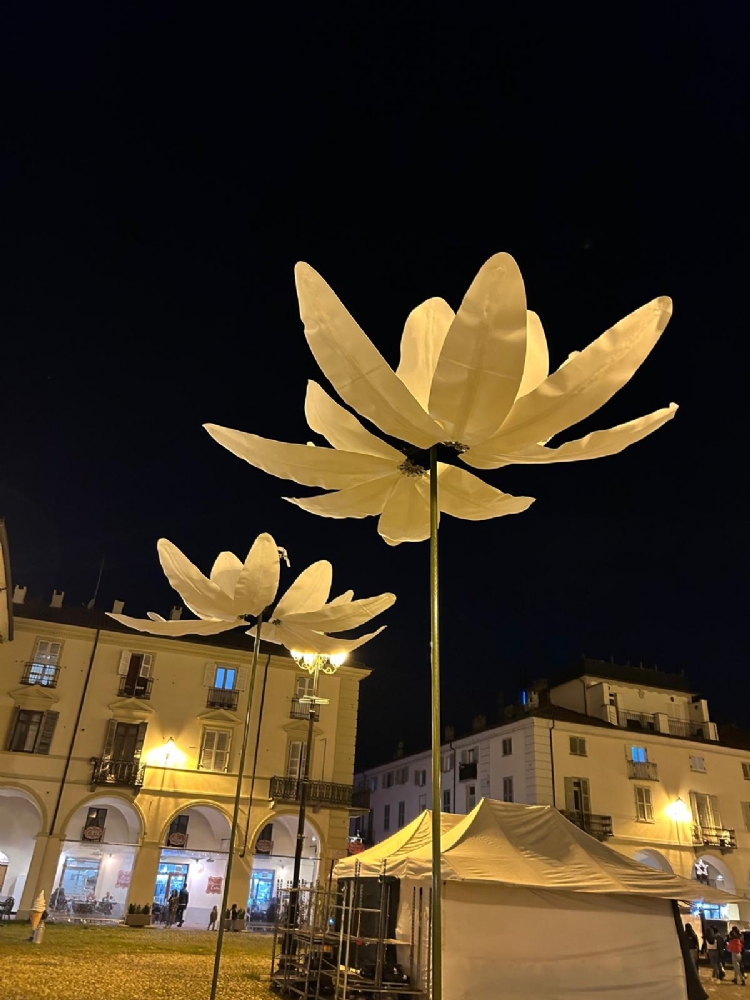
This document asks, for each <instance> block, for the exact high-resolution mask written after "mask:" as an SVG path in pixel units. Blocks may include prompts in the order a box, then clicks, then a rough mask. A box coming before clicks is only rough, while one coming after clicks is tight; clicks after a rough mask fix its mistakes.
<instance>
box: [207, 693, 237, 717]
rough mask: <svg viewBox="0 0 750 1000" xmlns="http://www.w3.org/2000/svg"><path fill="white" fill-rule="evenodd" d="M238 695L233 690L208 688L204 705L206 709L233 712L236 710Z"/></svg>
mask: <svg viewBox="0 0 750 1000" xmlns="http://www.w3.org/2000/svg"><path fill="white" fill-rule="evenodd" d="M239 697H240V693H239V691H235V690H234V689H233V688H209V689H208V697H207V698H206V705H207V707H208V708H226V709H229V711H230V712H233V711H234V710H235V709H236V708H237V702H238V701H239Z"/></svg>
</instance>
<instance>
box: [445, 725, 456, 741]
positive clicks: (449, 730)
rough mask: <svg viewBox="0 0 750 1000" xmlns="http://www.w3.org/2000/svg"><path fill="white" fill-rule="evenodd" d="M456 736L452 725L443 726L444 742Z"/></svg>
mask: <svg viewBox="0 0 750 1000" xmlns="http://www.w3.org/2000/svg"><path fill="white" fill-rule="evenodd" d="M455 738H456V730H455V728H454V727H453V726H446V727H445V742H446V743H452V742H453V740H455Z"/></svg>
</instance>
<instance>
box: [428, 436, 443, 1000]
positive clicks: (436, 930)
mask: <svg viewBox="0 0 750 1000" xmlns="http://www.w3.org/2000/svg"><path fill="white" fill-rule="evenodd" d="M439 519H440V510H439V508H438V477H437V448H436V447H435V446H433V447H432V448H430V638H431V668H432V1000H441V998H442V994H443V965H442V958H443V956H442V942H443V934H442V915H443V914H442V901H441V898H440V889H441V877H440V876H441V871H440V868H441V857H440V807H441V801H440V632H439V626H440V604H439V600H438V522H439Z"/></svg>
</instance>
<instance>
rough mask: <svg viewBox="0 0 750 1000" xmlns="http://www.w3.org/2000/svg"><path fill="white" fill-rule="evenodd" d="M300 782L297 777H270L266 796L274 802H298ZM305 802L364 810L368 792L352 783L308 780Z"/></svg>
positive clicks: (367, 803) (366, 807) (368, 802)
mask: <svg viewBox="0 0 750 1000" xmlns="http://www.w3.org/2000/svg"><path fill="white" fill-rule="evenodd" d="M302 784H303V782H302V781H298V780H297V778H278V777H276V778H271V783H270V786H269V789H268V797H269V798H270V799H274V800H275V801H276V802H299V800H300V795H301V793H302ZM307 804H308V805H318V806H331V807H333V808H334V809H335V808H339V809H363V810H366V809H368V808H369V804H370V793H369V792H368V791H367V790H366V789H361V788H358V789H356V791H355V789H354V788H353V787H352V785H338V784H335V783H334V782H332V781H308V782H307Z"/></svg>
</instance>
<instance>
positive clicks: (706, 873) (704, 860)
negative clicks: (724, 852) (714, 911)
mask: <svg viewBox="0 0 750 1000" xmlns="http://www.w3.org/2000/svg"><path fill="white" fill-rule="evenodd" d="M690 877H691V878H694V879H695V880H696V881H698V882H704V883H705V884H707V885H712V886H714V888H716V889H724V890H725V892H732V893H733V892H734V891H735V881H734V875H733V874H732V870H731V868H730V867H729V865H728V864H727V863H726V861H724V859H723V858H720V857H717V855H715V854H701V855H699V856H698V857H696V859H695V863H694V864H693V868H692V871H691V872H690Z"/></svg>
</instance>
